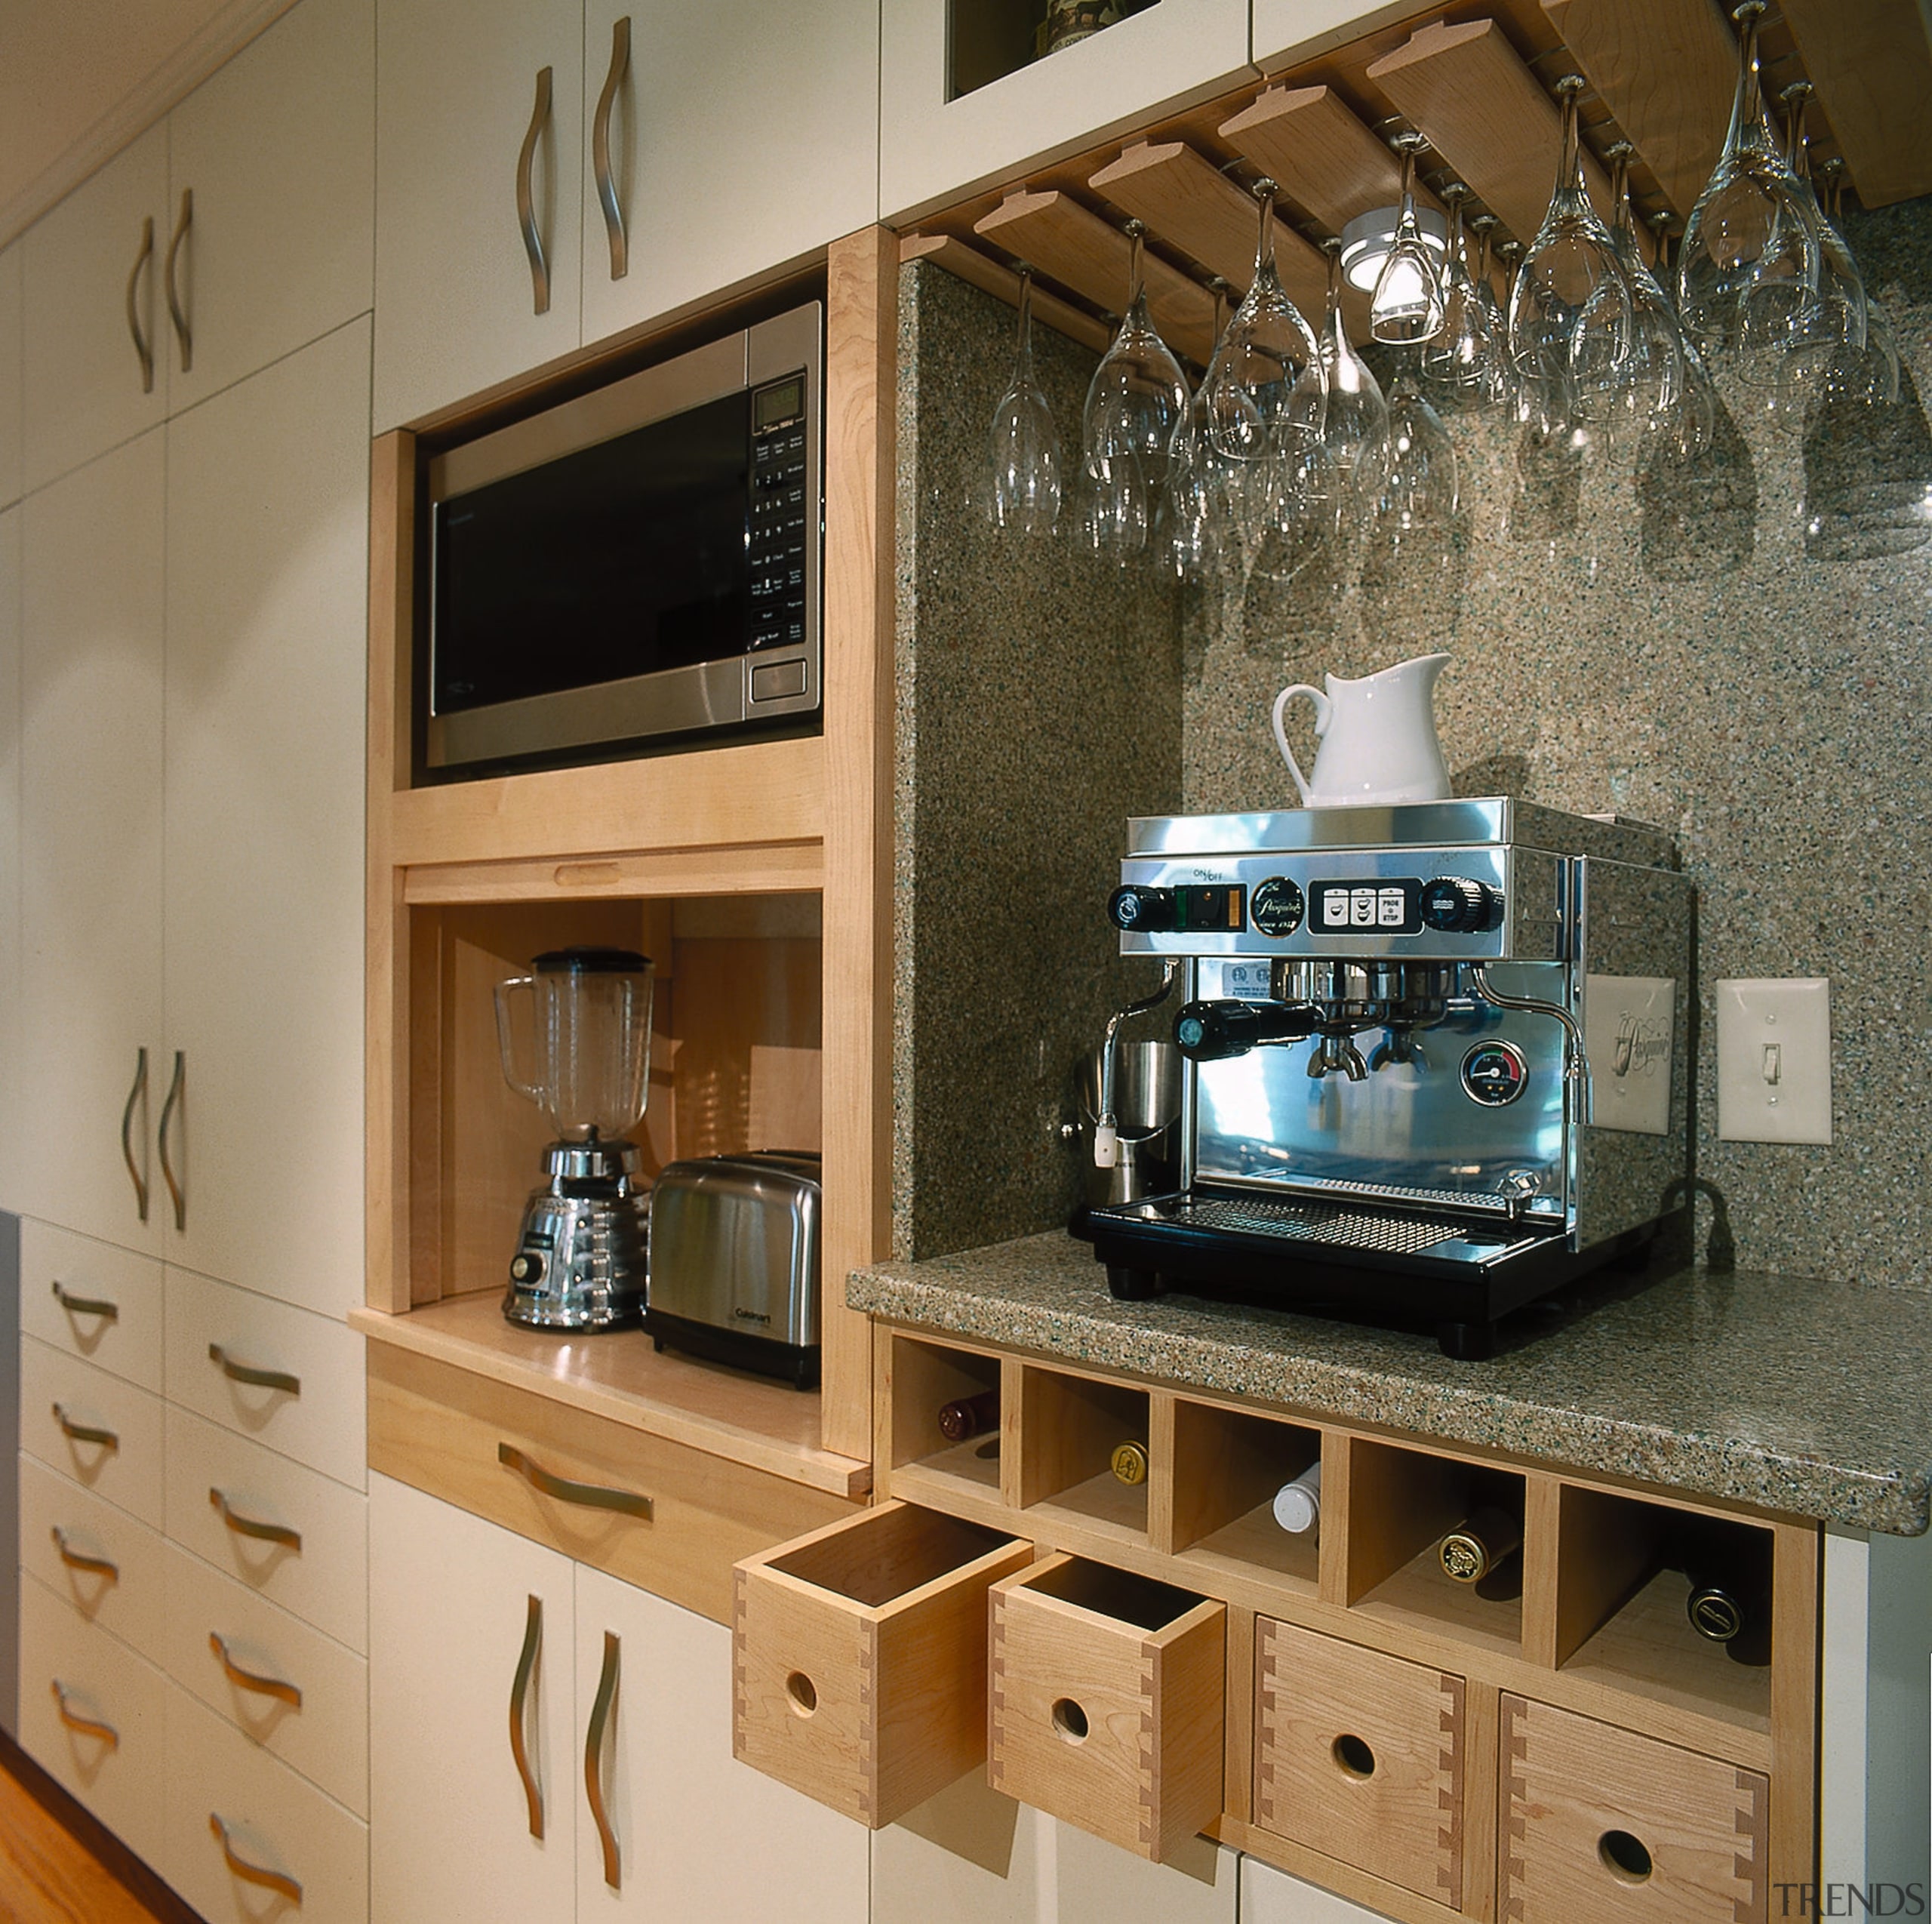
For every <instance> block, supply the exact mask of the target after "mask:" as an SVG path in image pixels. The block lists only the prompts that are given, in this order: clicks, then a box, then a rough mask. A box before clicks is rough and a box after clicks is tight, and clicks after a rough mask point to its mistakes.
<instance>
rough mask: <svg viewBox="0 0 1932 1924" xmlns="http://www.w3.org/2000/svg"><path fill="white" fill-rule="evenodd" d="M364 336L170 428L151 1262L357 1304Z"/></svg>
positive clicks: (293, 1297) (315, 1300) (291, 365)
mask: <svg viewBox="0 0 1932 1924" xmlns="http://www.w3.org/2000/svg"><path fill="white" fill-rule="evenodd" d="M368 368H369V335H368V322H366V321H356V322H352V323H351V324H350V325H348V326H347V327H345V328H339V329H337V331H336V332H335V333H334V334H330V335H328V337H326V338H325V339H324V340H320V341H318V342H316V343H314V344H313V345H312V346H309V347H306V348H304V349H302V350H301V352H299V353H297V354H294V355H291V356H289V357H288V359H285V360H281V361H278V362H276V363H275V365H273V366H272V367H270V368H266V369H264V370H263V371H262V372H261V373H260V374H256V375H254V376H253V377H251V378H250V379H249V380H246V381H244V382H242V383H239V384H238V385H237V386H234V387H232V388H229V389H226V391H224V392H222V393H220V394H219V395H217V396H214V398H213V399H211V400H209V401H208V402H206V403H205V405H202V406H201V407H199V408H195V409H194V410H192V411H191V412H189V413H188V414H183V416H181V417H180V419H178V420H176V421H175V422H174V423H173V424H172V425H171V427H170V429H169V430H168V433H169V441H168V675H167V729H168V768H167V779H166V788H165V805H164V810H163V813H164V816H165V821H166V830H167V890H166V935H165V947H164V954H165V974H166V1001H167V1014H168V1063H169V1067H170V1073H171V1072H172V1064H173V1062H174V1060H175V1058H176V1057H177V1055H178V1056H179V1057H180V1061H182V1063H183V1080H182V1089H181V1095H180V1101H179V1103H178V1104H177V1109H176V1113H175V1116H174V1126H173V1127H172V1128H171V1130H170V1131H168V1134H167V1136H166V1138H165V1147H167V1149H168V1154H169V1156H170V1159H171V1165H172V1166H173V1167H174V1168H175V1169H176V1170H177V1171H178V1172H179V1174H180V1181H181V1183H182V1186H183V1192H184V1195H185V1208H184V1211H183V1218H182V1221H183V1224H184V1225H185V1227H182V1228H180V1229H177V1227H176V1226H175V1218H174V1214H173V1213H172V1212H170V1213H169V1217H168V1239H167V1248H168V1254H169V1255H170V1256H171V1258H174V1259H175V1260H177V1261H180V1263H182V1264H183V1265H184V1266H185V1267H189V1268H192V1269H195V1270H199V1271H200V1272H202V1273H203V1274H204V1275H207V1276H215V1277H217V1278H220V1279H222V1280H223V1281H225V1282H232V1283H236V1284H238V1285H241V1286H242V1287H243V1288H248V1289H252V1290H258V1291H260V1292H261V1293H263V1294H265V1295H269V1296H275V1297H279V1298H281V1299H282V1300H283V1301H288V1302H294V1303H297V1304H301V1305H303V1307H306V1308H309V1309H312V1310H320V1311H321V1312H323V1313H325V1314H328V1315H332V1316H341V1315H343V1313H346V1311H347V1310H349V1307H351V1306H352V1304H355V1303H358V1302H359V1301H361V1294H362V1211H361V1194H362V1120H363V1117H362V911H363V889H362V833H363V830H362V825H363V808H364V795H363V765H364V764H363V742H364V731H365V683H366V670H365V654H366V651H365V641H364V636H365V622H366V618H367V608H366V596H367V582H368V577H367V556H368V420H369V414H368V378H369V375H368Z"/></svg>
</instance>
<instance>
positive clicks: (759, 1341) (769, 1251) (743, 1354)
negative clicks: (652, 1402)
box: [644, 1150, 820, 1390]
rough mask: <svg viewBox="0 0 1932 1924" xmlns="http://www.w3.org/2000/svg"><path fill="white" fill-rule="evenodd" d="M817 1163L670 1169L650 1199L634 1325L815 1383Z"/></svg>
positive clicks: (692, 1164)
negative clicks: (642, 1287) (646, 1282)
mask: <svg viewBox="0 0 1932 1924" xmlns="http://www.w3.org/2000/svg"><path fill="white" fill-rule="evenodd" d="M819 1207H820V1202H819V1159H818V1157H817V1155H816V1154H814V1153H810V1152H808V1151H805V1150H763V1151H761V1152H759V1153H756V1154H746V1155H743V1156H694V1157H693V1158H691V1159H690V1160H688V1161H687V1162H669V1163H666V1165H665V1167H664V1172H663V1174H662V1175H660V1177H658V1178H657V1184H656V1186H655V1187H654V1188H653V1190H652V1191H651V1283H650V1291H649V1296H648V1300H647V1302H646V1305H645V1313H644V1326H645V1328H646V1329H647V1330H648V1331H650V1332H651V1337H652V1338H653V1340H654V1341H655V1343H656V1344H657V1347H658V1348H659V1349H660V1350H663V1349H664V1348H666V1347H669V1348H672V1349H674V1350H685V1351H688V1353H690V1354H691V1355H693V1356H706V1357H709V1358H710V1359H712V1360H713V1361H714V1362H726V1363H734V1364H736V1365H738V1366H739V1367H740V1368H744V1369H752V1370H756V1371H759V1372H760V1373H761V1375H767V1376H778V1377H783V1378H786V1379H787V1380H788V1381H791V1382H792V1383H795V1384H797V1385H798V1387H799V1388H800V1389H801V1390H808V1389H810V1388H811V1387H812V1385H813V1384H815V1383H817V1381H818V1365H819Z"/></svg>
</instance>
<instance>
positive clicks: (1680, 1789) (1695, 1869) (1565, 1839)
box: [1498, 1692, 1770, 1924]
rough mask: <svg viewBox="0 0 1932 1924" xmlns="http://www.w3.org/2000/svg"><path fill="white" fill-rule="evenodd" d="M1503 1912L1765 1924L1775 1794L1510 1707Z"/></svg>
mask: <svg viewBox="0 0 1932 1924" xmlns="http://www.w3.org/2000/svg"><path fill="white" fill-rule="evenodd" d="M1499 1762H1500V1769H1501V1772H1502V1777H1503V1783H1502V1797H1501V1800H1500V1802H1501V1812H1502V1816H1503V1836H1502V1839H1501V1842H1502V1849H1501V1852H1500V1858H1501V1862H1500V1866H1499V1873H1500V1883H1501V1890H1500V1896H1499V1901H1498V1909H1499V1910H1500V1912H1501V1913H1503V1914H1504V1915H1506V1916H1509V1917H1510V1918H1512V1919H1520V1920H1521V1924H1576V1920H1577V1919H1579V1918H1585V1917H1587V1918H1589V1919H1592V1924H1598V1920H1601V1924H1625V1920H1626V1919H1627V1920H1629V1924H1761V1921H1762V1920H1763V1919H1764V1916H1765V1915H1766V1910H1767V1895H1768V1887H1767V1883H1766V1875H1767V1871H1766V1861H1767V1850H1768V1837H1767V1827H1768V1824H1769V1821H1770V1820H1769V1810H1770V1783H1769V1780H1768V1779H1767V1778H1764V1776H1763V1775H1761V1774H1760V1773H1759V1772H1756V1771H1754V1770H1740V1769H1738V1768H1737V1765H1734V1764H1727V1763H1723V1762H1720V1761H1718V1759H1716V1758H1715V1757H1706V1756H1700V1754H1698V1753H1697V1752H1696V1751H1694V1750H1680V1749H1679V1748H1678V1747H1677V1746H1676V1745H1675V1744H1665V1743H1662V1742H1660V1741H1658V1740H1657V1738H1652V1737H1638V1736H1637V1735H1635V1734H1634V1733H1633V1732H1630V1731H1627V1730H1620V1729H1617V1727H1616V1726H1615V1725H1612V1724H1606V1723H1599V1722H1597V1721H1596V1720H1595V1719H1594V1718H1592V1717H1583V1716H1577V1714H1576V1713H1574V1712H1573V1711H1570V1710H1552V1708H1551V1707H1550V1706H1549V1705H1548V1704H1539V1703H1537V1702H1535V1701H1533V1700H1531V1699H1528V1698H1521V1697H1514V1696H1511V1695H1509V1693H1508V1692H1505V1693H1504V1695H1503V1730H1502V1739H1501V1748H1500V1752H1499Z"/></svg>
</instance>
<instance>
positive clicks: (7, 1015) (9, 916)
mask: <svg viewBox="0 0 1932 1924" xmlns="http://www.w3.org/2000/svg"><path fill="white" fill-rule="evenodd" d="M5 268H6V263H5V258H4V257H0V301H4V300H5V293H6V282H5ZM0 331H4V330H0ZM4 347H5V342H4V341H0V349H4ZM0 379H4V376H0ZM4 431H5V429H4V424H0V433H4ZM24 519H25V515H24V513H23V510H22V509H20V508H18V507H12V508H9V509H6V510H5V512H4V513H0V1209H11V1210H14V1211H19V1210H20V1208H22V1207H23V1203H22V1201H21V1197H20V1160H19V1150H18V1144H19V1140H20V1122H21V1116H20V1110H21V1101H20V525H21V523H22V522H23V520H24Z"/></svg>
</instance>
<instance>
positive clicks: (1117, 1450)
mask: <svg viewBox="0 0 1932 1924" xmlns="http://www.w3.org/2000/svg"><path fill="white" fill-rule="evenodd" d="M1109 1467H1110V1468H1111V1469H1112V1471H1113V1473H1114V1474H1115V1476H1118V1478H1119V1479H1120V1480H1121V1482H1123V1483H1144V1482H1146V1480H1147V1445H1146V1444H1145V1443H1137V1442H1135V1441H1134V1439H1133V1438H1132V1437H1131V1436H1130V1437H1129V1438H1128V1439H1127V1441H1126V1442H1124V1443H1116V1444H1115V1445H1114V1453H1113V1455H1112V1458H1109Z"/></svg>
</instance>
